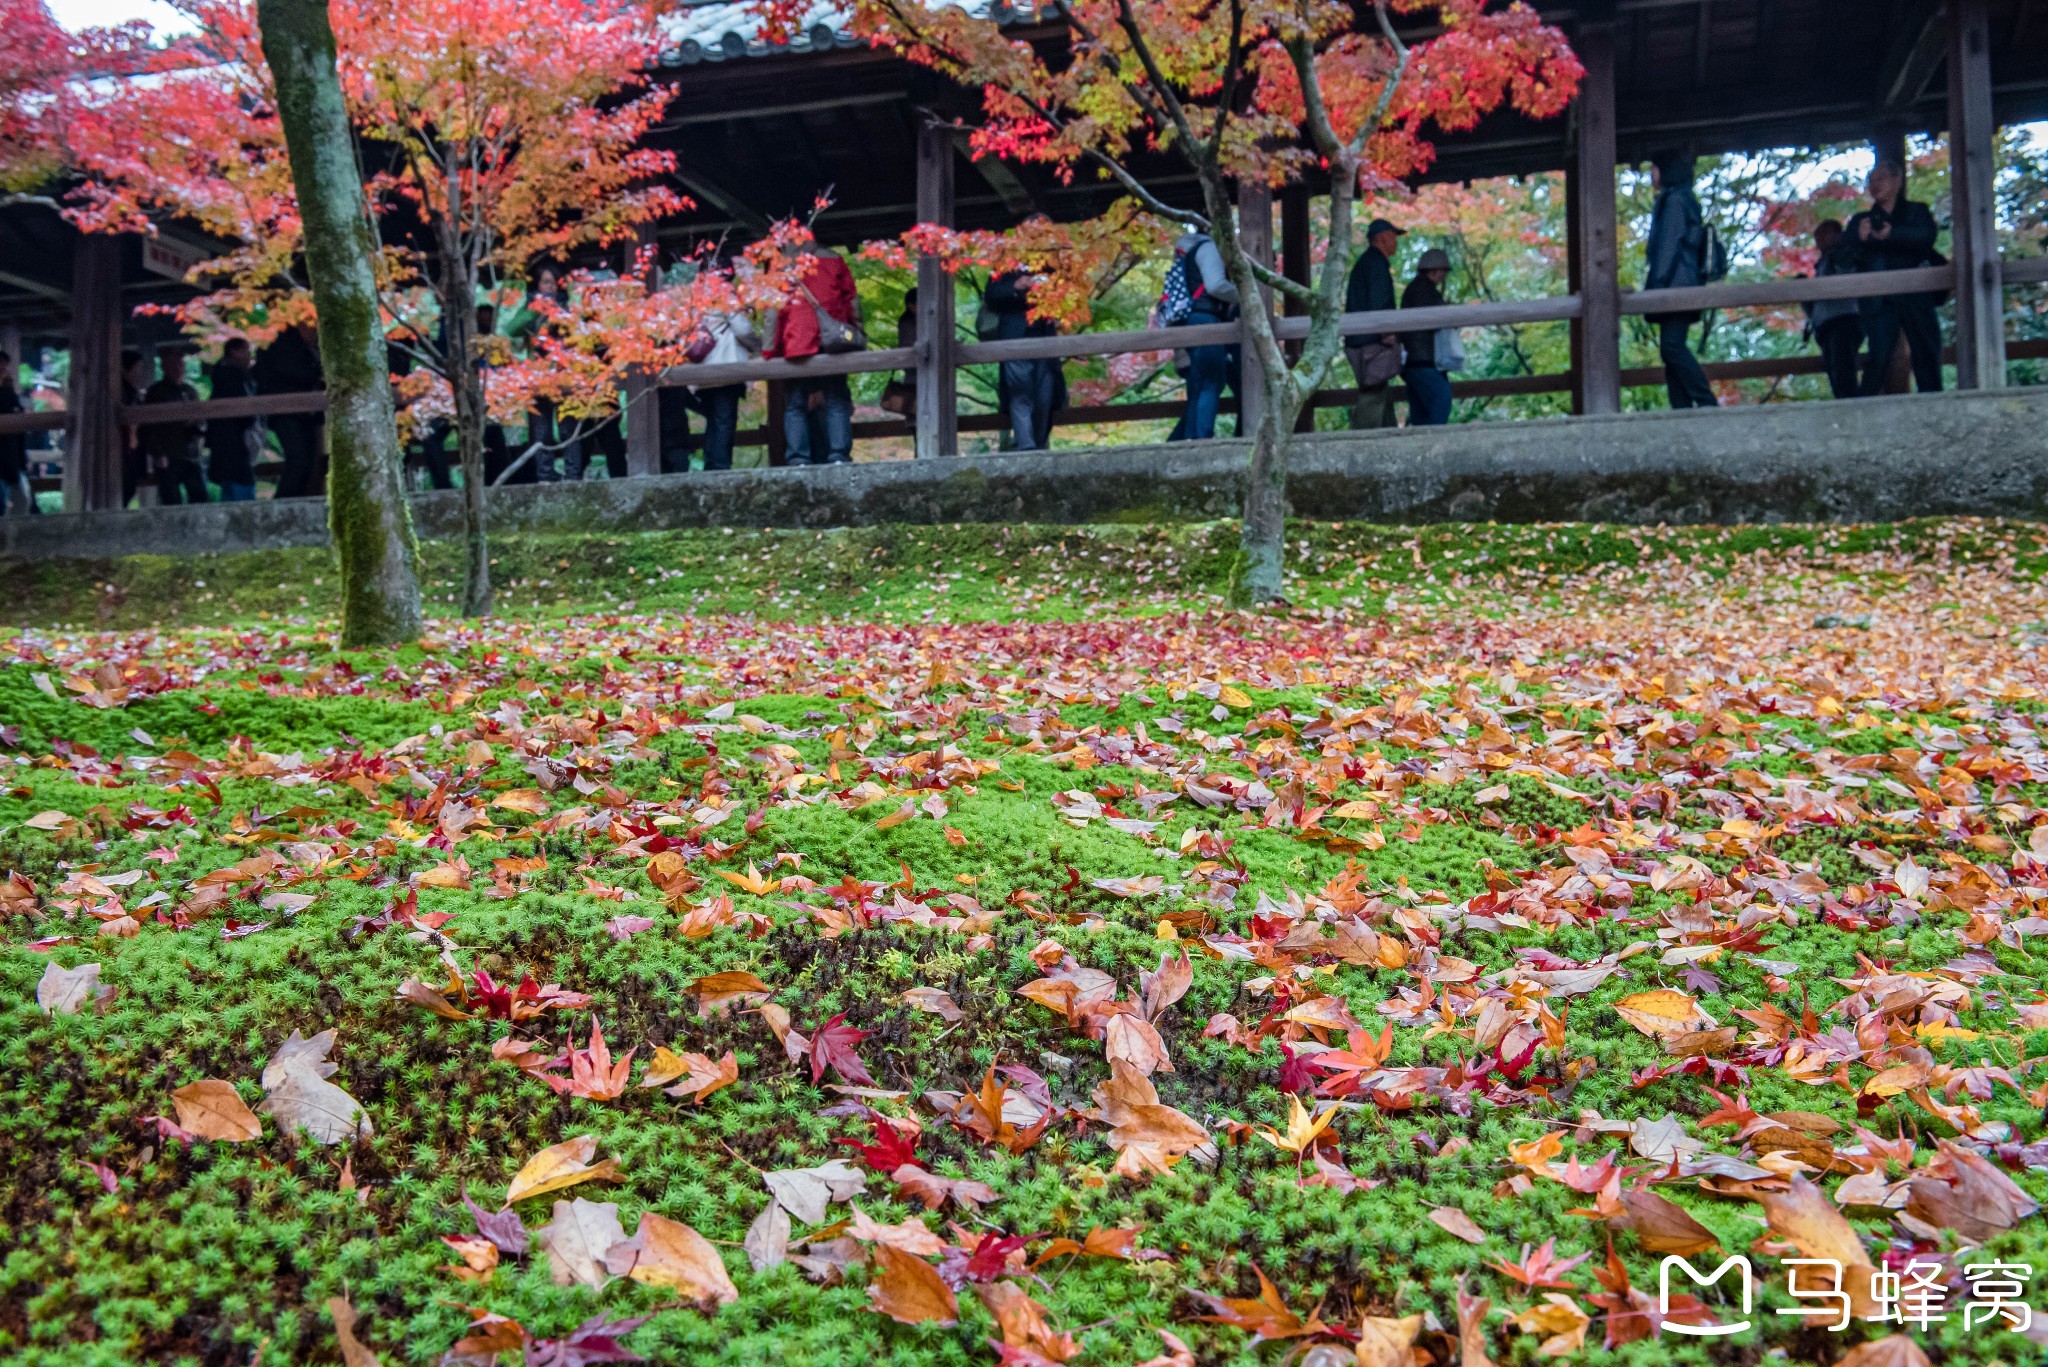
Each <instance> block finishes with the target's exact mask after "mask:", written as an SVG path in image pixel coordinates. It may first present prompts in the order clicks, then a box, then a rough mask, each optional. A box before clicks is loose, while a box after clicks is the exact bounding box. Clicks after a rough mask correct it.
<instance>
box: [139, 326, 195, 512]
mask: <svg viewBox="0 0 2048 1367" xmlns="http://www.w3.org/2000/svg"><path fill="white" fill-rule="evenodd" d="M188 354H189V353H188V350H187V348H185V347H182V346H167V347H162V348H159V349H158V351H157V365H158V366H159V367H160V368H161V369H160V373H159V374H158V376H157V379H156V382H155V383H154V384H152V385H150V387H149V388H148V389H146V390H144V391H143V394H142V401H143V402H144V403H146V404H149V403H197V402H198V401H199V391H198V390H197V389H194V388H193V387H192V384H191V382H190V381H188V380H187V379H186V378H185V357H186V356H187V355H188ZM205 430H206V424H205V423H203V422H199V421H197V420H192V419H188V420H186V421H184V422H153V423H148V424H145V425H144V426H143V428H142V449H143V453H144V454H145V455H146V456H147V457H148V460H149V470H150V473H151V474H153V475H155V476H156V501H157V502H158V503H161V504H163V505H165V506H166V507H168V506H170V505H172V504H176V503H209V502H211V501H212V500H211V499H210V498H209V497H208V496H207V492H206V476H205V475H203V474H201V473H200V470H199V439H200V434H201V433H203V432H204V431H205Z"/></svg>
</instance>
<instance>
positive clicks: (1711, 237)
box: [1700, 223, 1728, 285]
mask: <svg viewBox="0 0 2048 1367" xmlns="http://www.w3.org/2000/svg"><path fill="white" fill-rule="evenodd" d="M1701 226H1702V227H1704V228H1705V229H1706V235H1705V236H1704V237H1703V238H1701V240H1700V283H1701V284H1702V285H1712V284H1715V283H1717V282H1718V281H1722V280H1726V279H1727V278H1728V244H1727V243H1726V242H1723V241H1722V240H1721V233H1720V230H1719V229H1718V228H1716V227H1715V226H1714V225H1713V224H1712V223H1702V225H1701Z"/></svg>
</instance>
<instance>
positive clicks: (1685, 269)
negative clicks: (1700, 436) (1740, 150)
mask: <svg viewBox="0 0 2048 1367" xmlns="http://www.w3.org/2000/svg"><path fill="white" fill-rule="evenodd" d="M1692 178H1693V159H1692V157H1691V156H1690V155H1688V154H1686V153H1683V152H1668V153H1665V154H1664V155H1662V156H1659V157H1658V158H1656V159H1655V160H1654V161H1652V162H1651V163H1650V184H1651V185H1652V186H1653V187H1654V188H1655V189H1656V191H1657V206H1656V208H1655V209H1653V210H1652V211H1651V213H1650V239H1649V242H1648V243H1647V244H1646V248H1645V250H1646V253H1647V255H1648V257H1649V270H1648V271H1647V272H1646V273H1645V275H1644V277H1643V288H1644V289H1652V290H1682V289H1691V288H1693V287H1694V286H1697V285H1700V284H1703V283H1705V280H1706V272H1705V261H1706V254H1707V221H1706V215H1705V214H1704V213H1702V212H1701V211H1700V197H1699V196H1698V195H1697V194H1695V193H1694V192H1693V188H1692ZM1699 320H1700V314H1699V310H1698V309H1687V310H1686V311H1684V312H1682V313H1658V314H1652V315H1651V316H1650V318H1649V321H1650V322H1652V323H1655V324H1656V325H1657V330H1658V331H1657V353H1658V355H1659V356H1661V357H1662V358H1663V361H1664V390H1665V392H1666V393H1667V394H1668V395H1670V397H1671V406H1672V407H1673V408H1713V407H1714V406H1716V405H1717V404H1718V403H1719V402H1720V400H1718V399H1716V398H1715V397H1714V387H1713V385H1711V384H1709V383H1707V372H1706V371H1704V370H1702V369H1701V368H1700V362H1699V358H1698V357H1697V356H1694V355H1693V354H1692V347H1691V346H1690V345H1688V344H1687V341H1686V333H1687V331H1688V330H1690V329H1691V327H1692V325H1693V324H1694V323H1697V322H1698V321H1699Z"/></svg>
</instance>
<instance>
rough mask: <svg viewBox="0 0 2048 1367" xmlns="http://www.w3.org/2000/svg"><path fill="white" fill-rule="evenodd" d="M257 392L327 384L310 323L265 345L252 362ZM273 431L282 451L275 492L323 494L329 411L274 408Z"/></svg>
mask: <svg viewBox="0 0 2048 1367" xmlns="http://www.w3.org/2000/svg"><path fill="white" fill-rule="evenodd" d="M254 370H255V376H256V392H257V393H258V394H309V393H312V392H314V391H316V390H324V389H326V388H327V377H326V374H325V372H323V371H322V370H321V368H320V345H319V341H318V337H317V334H315V332H314V331H313V325H312V324H311V323H298V324H295V325H293V326H291V327H288V328H286V329H285V330H284V331H283V332H280V333H278V334H277V339H276V340H275V341H273V342H272V343H271V344H270V345H269V346H267V347H265V348H263V350H262V352H261V353H260V354H258V356H257V357H256V365H255V367H254ZM269 421H270V430H271V431H272V432H274V433H276V434H277V444H278V448H279V450H280V451H281V453H282V454H283V456H284V471H283V473H282V474H280V475H279V476H278V480H277V497H279V498H320V497H322V496H323V495H325V494H326V492H327V415H326V414H325V413H274V414H272V415H271V416H270V419H269Z"/></svg>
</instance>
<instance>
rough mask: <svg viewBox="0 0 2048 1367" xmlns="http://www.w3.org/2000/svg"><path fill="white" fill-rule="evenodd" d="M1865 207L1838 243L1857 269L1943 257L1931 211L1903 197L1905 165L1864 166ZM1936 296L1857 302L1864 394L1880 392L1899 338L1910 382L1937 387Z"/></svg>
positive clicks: (1897, 267) (1927, 390)
mask: <svg viewBox="0 0 2048 1367" xmlns="http://www.w3.org/2000/svg"><path fill="white" fill-rule="evenodd" d="M1867 185H1868V188H1869V190H1870V207H1869V208H1868V209H1865V210H1864V211H1863V212H1861V213H1859V214H1857V215H1856V216H1855V217H1854V218H1852V219H1850V220H1849V226H1848V228H1847V230H1846V232H1845V233H1844V241H1843V243H1842V246H1843V247H1844V248H1845V249H1846V250H1847V251H1848V253H1849V256H1850V260H1851V262H1852V263H1853V264H1852V265H1851V269H1853V270H1857V271H1904V270H1912V269H1914V268H1915V267H1917V266H1938V265H1942V264H1944V263H1945V262H1946V261H1947V260H1948V258H1947V257H1944V256H1943V255H1942V254H1941V253H1940V252H1938V251H1936V250H1935V249H1934V239H1935V236H1936V234H1937V232H1938V231H1939V230H1938V229H1937V228H1936V226H1935V222H1934V213H1933V211H1932V210H1930V209H1929V208H1928V207H1927V206H1926V205H1925V204H1922V203H1920V202H1919V201H1918V200H1912V199H1907V198H1906V168H1905V167H1903V166H1901V165H1900V164H1899V163H1898V162H1896V161H1893V160H1891V159H1889V158H1885V159H1883V160H1880V161H1879V162H1878V163H1877V165H1875V166H1873V167H1871V168H1870V179H1869V181H1868V182H1867ZM1940 302H1941V296H1940V295H1939V294H1938V293H1937V294H1929V293H1926V292H1924V291H1923V292H1921V293H1917V294H1887V295H1882V296H1878V297H1875V298H1866V299H1863V300H1861V301H1860V313H1861V316H1862V321H1863V335H1864V336H1865V337H1866V338H1868V339H1869V341H1870V350H1869V351H1868V352H1867V353H1866V355H1865V357H1864V361H1863V382H1862V384H1861V385H1860V386H1858V389H1857V393H1859V394H1860V395H1863V396H1864V397H1869V396H1870V395H1873V394H1882V393H1883V392H1884V385H1885V377H1886V376H1887V375H1888V374H1889V373H1890V369H1891V360H1892V352H1893V350H1894V349H1895V348H1896V347H1897V346H1898V342H1899V338H1900V336H1901V335H1903V336H1904V337H1905V339H1906V346H1907V349H1908V350H1910V351H1911V352H1912V354H1913V385H1914V388H1916V389H1918V390H1919V391H1920V392H1921V393H1922V394H1934V393H1938V392H1940V390H1941V320H1940V319H1939V318H1937V317H1936V316H1935V312H1934V311H1935V309H1936V307H1937V306H1938V305H1939V304H1940Z"/></svg>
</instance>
